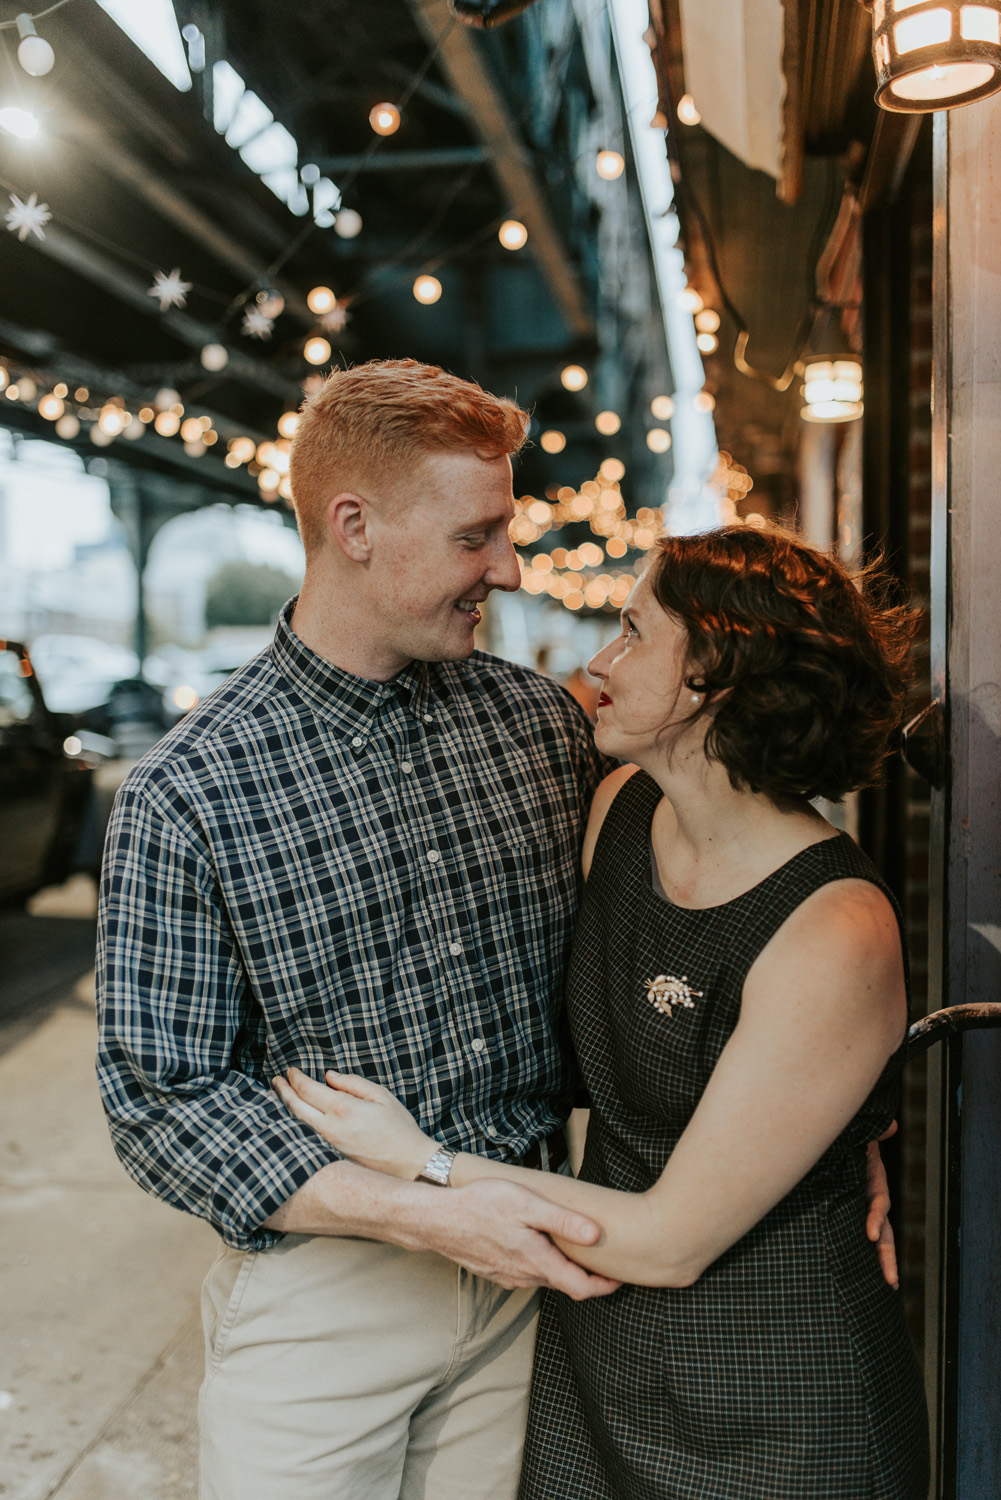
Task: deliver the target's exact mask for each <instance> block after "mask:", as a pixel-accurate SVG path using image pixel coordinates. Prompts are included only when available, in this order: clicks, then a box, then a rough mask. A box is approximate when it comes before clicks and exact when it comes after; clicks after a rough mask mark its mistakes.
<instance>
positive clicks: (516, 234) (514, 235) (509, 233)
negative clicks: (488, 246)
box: [497, 219, 528, 250]
mask: <svg viewBox="0 0 1001 1500" xmlns="http://www.w3.org/2000/svg"><path fill="white" fill-rule="evenodd" d="M497 238H498V239H499V240H500V242H501V244H502V245H503V246H504V249H505V250H520V249H521V247H522V245H524V244H525V243H526V241H527V239H528V230H527V229H526V228H525V226H524V224H522V222H521V220H520V219H505V220H504V222H503V224H502V225H501V227H500V228H499V229H498V231H497Z"/></svg>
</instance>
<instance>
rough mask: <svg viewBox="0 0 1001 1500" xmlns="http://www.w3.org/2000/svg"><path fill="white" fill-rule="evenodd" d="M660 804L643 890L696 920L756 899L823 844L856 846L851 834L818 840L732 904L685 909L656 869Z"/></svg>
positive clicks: (649, 837)
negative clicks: (654, 838) (689, 914)
mask: <svg viewBox="0 0 1001 1500" xmlns="http://www.w3.org/2000/svg"><path fill="white" fill-rule="evenodd" d="M660 800H661V799H660V798H658V800H657V801H656V802H655V803H654V805H653V808H652V810H651V813H650V822H649V825H648V828H647V849H648V851H649V856H650V878H649V880H647V881H644V883H643V884H644V889H645V890H646V892H647V893H648V895H650V896H652V897H653V899H654V900H655V901H659V902H660V903H662V904H663V905H664V906H667V907H670V909H671V910H672V911H681V912H690V913H691V914H692V915H693V916H696V915H698V914H700V913H705V912H710V911H723V910H725V908H726V907H728V906H736V905H737V903H738V902H740V901H746V900H747V898H748V896H753V895H755V894H756V893H757V892H758V891H760V890H761V889H762V887H764V886H766V885H767V884H768V882H769V881H771V880H774V879H775V878H776V876H778V875H782V874H784V873H785V872H786V871H787V870H788V869H790V868H791V866H792V865H794V864H795V863H796V862H797V860H800V859H802V858H803V857H804V855H807V854H811V853H812V852H813V850H814V849H818V848H820V846H821V845H822V844H837V845H843V844H844V841H845V839H848V840H849V842H850V843H851V844H853V845H854V843H855V841H854V839H852V837H851V835H850V834H848V833H844V832H842V831H841V830H838V831H837V832H836V833H835V835H834V837H833V838H827V839H817V840H816V841H815V842H814V843H812V844H807V846H806V848H805V849H800V850H798V851H797V852H796V853H795V854H792V855H790V856H789V858H788V859H787V860H785V861H784V862H783V863H782V864H781V865H778V866H776V868H775V869H774V870H772V871H770V873H769V874H767V875H765V876H764V877H763V878H762V879H761V880H759V881H757V882H756V883H755V884H754V885H752V886H748V888H747V890H746V891H740V892H739V894H738V895H736V896H731V897H730V900H729V901H717V902H714V903H713V904H712V905H711V906H682V905H681V903H680V902H678V901H672V900H671V897H670V896H669V895H668V894H667V892H666V891H665V889H664V883H663V881H662V880H661V878H660V871H659V870H658V868H657V856H656V854H655V853H654V847H653V816H654V813H655V812H656V811H657V808H658V807H659V806H660Z"/></svg>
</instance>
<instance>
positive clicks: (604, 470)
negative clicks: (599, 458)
mask: <svg viewBox="0 0 1001 1500" xmlns="http://www.w3.org/2000/svg"><path fill="white" fill-rule="evenodd" d="M625 472H626V466H625V464H624V463H623V462H622V460H621V458H606V459H605V460H604V461H603V462H602V465H601V468H600V469H599V470H598V473H599V474H601V475H603V476H604V478H605V479H607V480H609V481H610V482H611V483H612V484H618V483H619V480H620V479H623V478H624V477H625Z"/></svg>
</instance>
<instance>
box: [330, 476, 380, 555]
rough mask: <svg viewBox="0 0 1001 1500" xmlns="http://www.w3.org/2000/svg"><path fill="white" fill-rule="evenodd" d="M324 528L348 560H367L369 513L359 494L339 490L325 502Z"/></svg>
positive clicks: (369, 551)
mask: <svg viewBox="0 0 1001 1500" xmlns="http://www.w3.org/2000/svg"><path fill="white" fill-rule="evenodd" d="M327 529H328V531H329V532H330V535H331V537H332V538H333V540H334V542H335V543H336V545H337V546H338V547H339V548H340V549H341V551H342V552H343V553H344V555H345V557H349V558H350V559H351V561H352V562H358V563H367V562H368V561H369V559H370V557H371V555H372V538H371V516H370V514H369V505H368V501H367V500H366V499H365V498H364V496H362V495H356V494H354V493H353V492H352V491H350V490H342V491H341V492H340V494H339V495H335V496H334V498H333V499H332V500H331V501H330V503H329V505H328V506H327Z"/></svg>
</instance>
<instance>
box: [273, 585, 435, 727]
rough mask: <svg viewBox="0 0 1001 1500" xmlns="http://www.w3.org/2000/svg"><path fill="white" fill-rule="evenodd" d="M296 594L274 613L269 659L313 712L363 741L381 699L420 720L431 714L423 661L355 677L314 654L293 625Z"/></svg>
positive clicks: (430, 718) (427, 719)
mask: <svg viewBox="0 0 1001 1500" xmlns="http://www.w3.org/2000/svg"><path fill="white" fill-rule="evenodd" d="M295 606H296V599H291V600H290V601H289V602H288V604H286V606H285V608H284V609H283V610H282V612H281V614H280V615H279V616H278V628H277V630H276V631H275V638H274V641H273V642H272V646H271V658H272V661H273V662H274V664H275V666H276V667H277V668H278V671H279V672H280V673H281V674H282V676H283V677H284V678H285V679H286V681H288V682H289V683H291V685H292V686H293V687H294V689H295V690H296V692H297V693H298V694H299V696H300V697H301V698H303V699H305V701H306V702H307V703H308V704H309V705H310V707H311V708H313V709H314V710H315V711H316V713H317V714H318V716H319V717H320V718H322V719H325V720H326V721H327V722H328V723H330V724H332V725H333V726H334V727H335V728H336V729H338V730H340V731H341V732H342V733H344V734H350V735H351V736H352V738H354V737H359V738H361V739H362V740H365V739H367V738H368V736H369V735H370V734H371V733H372V732H373V731H374V729H375V721H376V718H377V717H378V715H379V713H380V712H381V710H382V708H383V706H384V704H386V703H390V702H392V701H394V700H396V701H398V702H400V703H401V704H402V705H403V706H404V708H405V709H406V710H407V711H408V712H409V713H410V714H411V715H412V716H413V717H414V718H415V719H418V720H420V721H421V722H422V723H424V724H431V723H433V722H434V719H435V717H436V704H435V701H434V698H433V695H432V691H431V684H430V673H429V671H428V663H427V662H423V661H413V662H411V663H410V665H409V666H407V667H404V669H403V671H402V672H398V673H397V675H396V676H395V677H392V678H390V680H389V681H388V682H373V681H372V680H371V679H370V678H368V677H355V676H354V675H353V674H352V673H351V672H345V671H344V669H343V668H342V667H338V666H335V665H334V663H333V662H329V661H326V660H325V659H324V658H323V657H322V656H318V655H317V653H316V652H315V651H312V650H311V649H310V648H309V646H307V645H306V644H305V642H303V641H301V640H300V639H299V637H298V636H297V635H296V633H295V631H294V630H293V629H292V613H293V611H294V609H295Z"/></svg>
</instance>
